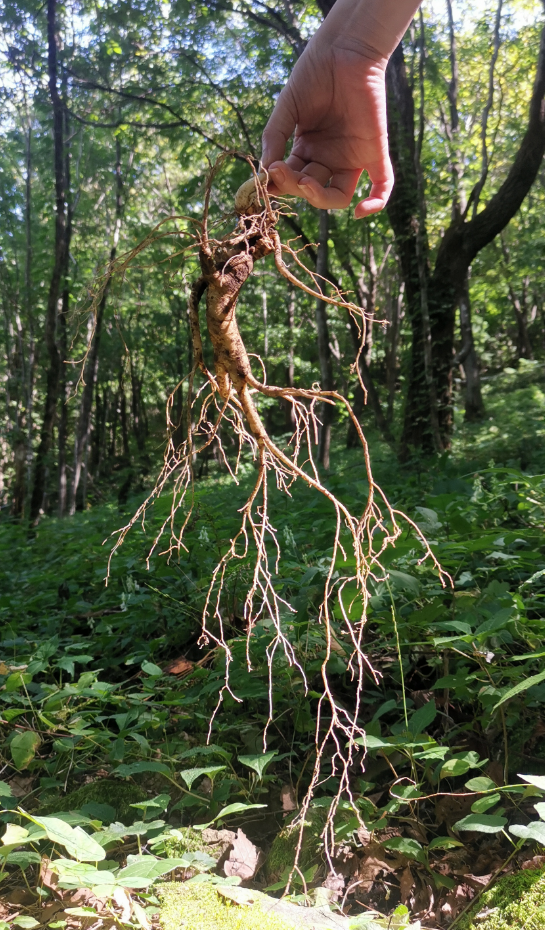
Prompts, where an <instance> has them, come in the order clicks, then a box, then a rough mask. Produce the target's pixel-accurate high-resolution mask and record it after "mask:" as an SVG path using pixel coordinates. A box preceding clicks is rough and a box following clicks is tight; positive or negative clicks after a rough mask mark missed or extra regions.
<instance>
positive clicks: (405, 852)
mask: <svg viewBox="0 0 545 930" xmlns="http://www.w3.org/2000/svg"><path fill="white" fill-rule="evenodd" d="M382 846H385V847H386V849H394V850H395V851H396V852H400V853H401V855H402V856H407V858H408V859H416V860H418V861H419V862H425V859H426V856H425V853H424V849H423V847H422V846H421V844H420V843H419V842H418V840H412V839H410V837H406V836H393V837H392V839H390V840H384V842H383V843H382Z"/></svg>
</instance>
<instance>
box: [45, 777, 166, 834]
mask: <svg viewBox="0 0 545 930" xmlns="http://www.w3.org/2000/svg"><path fill="white" fill-rule="evenodd" d="M147 800H148V796H147V794H146V792H145V791H144V790H143V789H142V788H139V787H138V785H135V784H132V783H131V782H123V781H118V780H117V779H115V780H114V779H111V778H99V779H97V781H93V782H90V783H89V784H88V785H82V787H81V788H78V789H77V791H72V792H70V794H65V795H64V796H62V797H58V798H55V799H54V800H52V801H49V802H48V803H47V804H45V805H43V806H41V807H40V813H41V814H54V813H56V812H57V811H77V810H81V808H82V807H83V806H84V805H85V804H89V803H90V802H94V803H95V804H108V805H109V806H110V807H113V809H114V811H115V819H116V820H120V821H121V822H122V823H124V824H132V823H134V821H135V820H138V819H139V818H140V817H141V813H139V812H138V811H137V810H136V808H134V807H131V804H137V803H138V802H139V801H147Z"/></svg>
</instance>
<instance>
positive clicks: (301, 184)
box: [297, 178, 311, 187]
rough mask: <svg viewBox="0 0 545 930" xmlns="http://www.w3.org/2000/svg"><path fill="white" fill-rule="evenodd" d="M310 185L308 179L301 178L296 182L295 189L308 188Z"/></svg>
mask: <svg viewBox="0 0 545 930" xmlns="http://www.w3.org/2000/svg"><path fill="white" fill-rule="evenodd" d="M310 183H311V182H310V180H309V179H308V178H301V180H300V181H298V182H297V187H308V186H309V184H310Z"/></svg>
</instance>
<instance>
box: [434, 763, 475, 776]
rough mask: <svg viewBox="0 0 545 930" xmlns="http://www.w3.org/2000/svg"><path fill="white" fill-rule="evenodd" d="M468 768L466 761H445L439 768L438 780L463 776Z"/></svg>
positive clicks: (469, 766)
mask: <svg viewBox="0 0 545 930" xmlns="http://www.w3.org/2000/svg"><path fill="white" fill-rule="evenodd" d="M470 768H471V765H470V764H469V762H467V760H466V759H447V761H446V762H444V763H443V765H442V766H441V775H440V778H456V776H457V775H465V773H466V772H469V770H470Z"/></svg>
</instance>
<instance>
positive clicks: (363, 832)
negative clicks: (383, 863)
mask: <svg viewBox="0 0 545 930" xmlns="http://www.w3.org/2000/svg"><path fill="white" fill-rule="evenodd" d="M356 836H357V837H358V839H359V841H360V843H361V845H362V846H367V845H368V844H369V842H370V840H371V831H370V830H368V829H367V827H361V826H360V827H358V829H357V830H356Z"/></svg>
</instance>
